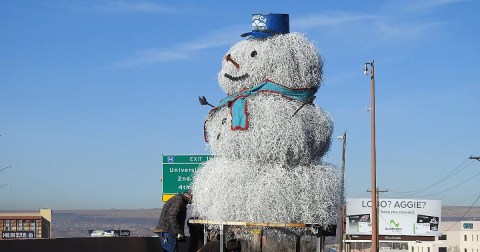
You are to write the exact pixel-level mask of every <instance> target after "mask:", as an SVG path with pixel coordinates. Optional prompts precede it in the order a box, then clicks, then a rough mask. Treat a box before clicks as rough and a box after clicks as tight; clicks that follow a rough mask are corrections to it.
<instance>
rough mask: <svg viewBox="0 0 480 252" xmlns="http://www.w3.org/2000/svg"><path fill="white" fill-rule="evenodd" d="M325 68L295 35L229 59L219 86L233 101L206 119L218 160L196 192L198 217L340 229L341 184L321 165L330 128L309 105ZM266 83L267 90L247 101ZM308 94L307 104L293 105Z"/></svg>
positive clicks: (235, 50) (248, 45)
mask: <svg viewBox="0 0 480 252" xmlns="http://www.w3.org/2000/svg"><path fill="white" fill-rule="evenodd" d="M322 67H323V61H322V59H321V57H320V55H319V53H318V51H317V50H316V48H315V46H314V45H313V43H311V42H310V41H308V40H307V39H306V38H305V37H304V36H303V35H301V34H298V33H288V34H282V35H275V36H272V37H269V38H264V39H248V40H244V41H241V42H239V43H237V44H236V45H234V46H233V47H232V48H231V49H230V50H229V51H228V52H227V54H226V56H225V58H224V60H223V62H222V69H221V71H220V72H219V75H218V79H219V83H220V86H221V87H222V88H223V90H224V91H225V92H226V93H227V95H229V96H230V97H231V99H230V100H229V102H225V103H223V104H222V105H221V106H218V107H216V108H215V109H213V110H212V111H210V113H209V115H208V116H207V119H206V121H205V130H206V132H205V134H206V138H207V139H208V142H209V144H210V147H211V151H212V154H213V155H214V158H212V159H210V160H209V161H207V162H206V163H205V164H204V165H203V166H202V168H201V169H200V170H199V171H198V172H197V174H196V175H195V178H194V182H193V184H192V191H193V194H194V204H195V205H196V211H197V213H196V214H197V215H198V216H199V217H201V218H205V219H210V220H220V221H252V222H282V223H289V222H296V223H299V222H302V223H318V224H331V223H335V222H336V218H337V214H338V206H339V203H340V200H341V194H340V192H341V191H342V190H341V184H342V183H341V179H340V176H339V174H338V172H337V170H336V169H335V167H333V166H332V165H329V164H326V163H324V162H323V161H322V157H323V156H324V155H325V153H326V152H327V151H328V149H329V146H330V141H331V134H332V131H333V123H332V121H331V119H330V116H329V115H328V114H327V113H326V112H324V111H323V110H321V109H320V108H319V107H317V106H316V105H315V104H313V102H312V101H313V99H314V98H315V97H314V96H313V95H312V94H314V93H315V92H316V91H317V89H318V88H319V85H320V81H321V76H322ZM265 82H268V84H269V87H270V88H266V89H265V90H261V91H259V92H251V93H249V90H253V89H255V87H257V85H258V84H259V83H265ZM245 90H247V91H245ZM279 90H281V91H279ZM305 91H307V93H308V96H306V97H304V99H303V98H298V99H297V98H292V97H297V96H295V95H296V94H298V93H301V92H305ZM311 91H313V92H311ZM246 92H247V93H246ZM291 93H293V94H294V96H289V94H291ZM236 102H241V104H242V105H243V106H240V109H239V107H238V103H237V104H236ZM234 108H236V109H234ZM239 111H240V112H239ZM238 113H242V116H243V117H242V118H244V121H243V122H244V123H243V124H240V126H238V125H237V121H236V118H238Z"/></svg>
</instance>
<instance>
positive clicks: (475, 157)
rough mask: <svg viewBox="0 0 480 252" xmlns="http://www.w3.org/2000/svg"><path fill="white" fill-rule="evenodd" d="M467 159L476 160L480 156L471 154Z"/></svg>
mask: <svg viewBox="0 0 480 252" xmlns="http://www.w3.org/2000/svg"><path fill="white" fill-rule="evenodd" d="M469 159H475V160H477V161H480V156H474V155H471V156H470V157H469Z"/></svg>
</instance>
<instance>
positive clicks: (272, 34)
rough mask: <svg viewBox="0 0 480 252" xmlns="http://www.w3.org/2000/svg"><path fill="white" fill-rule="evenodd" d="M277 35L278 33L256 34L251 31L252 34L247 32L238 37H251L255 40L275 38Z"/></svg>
mask: <svg viewBox="0 0 480 252" xmlns="http://www.w3.org/2000/svg"><path fill="white" fill-rule="evenodd" d="M277 34H280V33H274V32H256V31H252V32H247V33H244V34H242V35H240V36H241V37H247V36H251V37H255V38H266V37H271V36H275V35H277Z"/></svg>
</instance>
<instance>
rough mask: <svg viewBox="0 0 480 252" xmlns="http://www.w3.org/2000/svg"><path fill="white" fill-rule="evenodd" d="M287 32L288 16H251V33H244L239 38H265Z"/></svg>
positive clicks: (288, 29)
mask: <svg viewBox="0 0 480 252" xmlns="http://www.w3.org/2000/svg"><path fill="white" fill-rule="evenodd" d="M289 32H290V23H289V20H288V14H253V15H252V31H251V32H247V33H244V34H242V35H241V36H242V37H246V36H252V37H257V38H266V37H270V36H274V35H277V34H286V33H289Z"/></svg>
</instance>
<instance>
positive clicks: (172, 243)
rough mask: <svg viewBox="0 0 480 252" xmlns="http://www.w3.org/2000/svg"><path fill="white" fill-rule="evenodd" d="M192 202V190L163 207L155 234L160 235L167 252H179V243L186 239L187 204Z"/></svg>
mask: <svg viewBox="0 0 480 252" xmlns="http://www.w3.org/2000/svg"><path fill="white" fill-rule="evenodd" d="M191 200H192V194H191V192H190V190H187V191H185V192H184V193H179V194H177V195H175V196H173V197H172V198H170V199H169V200H168V201H167V202H166V203H165V205H163V208H162V213H161V214H160V220H159V221H158V225H157V227H156V228H155V229H154V232H155V233H157V234H158V238H159V239H160V244H161V245H162V248H163V250H164V251H166V252H177V241H182V240H184V239H185V234H184V232H183V226H184V225H185V219H186V217H187V204H189V203H190V202H191Z"/></svg>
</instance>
